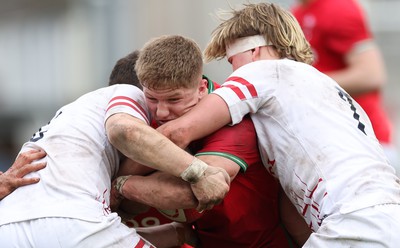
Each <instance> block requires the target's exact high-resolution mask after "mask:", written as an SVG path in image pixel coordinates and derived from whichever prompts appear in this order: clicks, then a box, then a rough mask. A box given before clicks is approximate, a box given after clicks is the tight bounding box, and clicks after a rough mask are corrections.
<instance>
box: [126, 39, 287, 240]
mask: <svg viewBox="0 0 400 248" xmlns="http://www.w3.org/2000/svg"><path fill="white" fill-rule="evenodd" d="M202 64H203V63H202V55H201V51H200V49H199V48H198V46H197V44H196V43H194V42H193V41H192V40H190V39H187V38H184V37H181V36H163V37H159V38H157V39H155V40H152V41H150V42H149V43H147V44H146V45H145V47H144V48H143V49H142V50H141V54H140V56H139V60H138V62H137V65H136V70H137V73H138V77H139V79H140V81H141V83H142V84H143V91H144V93H145V97H146V102H147V105H148V107H149V110H150V112H151V114H152V116H153V118H155V121H156V124H157V125H162V124H164V123H165V122H168V121H170V120H173V119H176V118H178V117H179V116H181V115H183V114H184V113H186V112H187V111H189V110H190V109H191V108H192V107H193V106H195V105H196V104H197V103H198V102H199V101H200V100H201V98H202V97H203V96H205V95H207V94H208V93H210V92H212V91H213V89H214V88H215V87H218V86H217V85H216V84H214V83H213V82H212V81H210V80H208V79H207V78H206V77H202V75H201V73H202ZM156 68H158V69H159V70H155V69H156ZM188 149H189V150H190V151H191V153H193V154H195V156H196V157H198V158H199V159H201V160H203V161H205V162H207V163H208V164H210V165H213V166H219V167H223V168H224V169H225V170H226V171H227V172H228V174H229V175H230V176H231V189H230V191H229V193H228V194H227V196H226V197H225V199H224V200H223V201H222V203H221V204H219V205H216V206H214V208H213V209H211V210H209V211H205V212H204V213H203V215H202V216H201V217H200V218H199V219H198V220H196V221H195V222H194V223H193V226H194V230H195V233H196V235H197V238H198V241H199V243H200V245H201V246H202V247H290V242H289V241H288V239H287V237H286V236H285V231H284V229H283V228H282V226H281V225H280V218H279V209H278V203H279V185H278V182H277V181H276V180H275V179H273V178H272V176H271V175H270V174H269V173H268V172H267V171H266V170H265V168H264V166H263V164H262V162H261V159H260V155H259V151H258V149H257V138H256V133H255V129H254V126H253V123H252V122H251V120H250V119H249V118H245V119H244V121H243V122H242V123H241V124H240V125H237V126H233V127H232V126H226V127H223V128H222V129H220V130H218V131H217V132H215V133H213V134H212V135H209V136H207V137H205V138H204V139H201V140H197V141H195V142H193V143H191V144H190V145H189V147H188ZM163 174H165V173H162V172H155V173H153V174H151V175H150V176H145V177H141V176H131V177H129V178H128V180H127V181H126V182H125V184H124V185H123V186H122V187H121V189H122V193H123V195H124V197H126V198H128V199H130V200H135V201H139V202H141V203H147V204H149V205H152V206H154V207H156V208H160V209H162V208H166V207H169V208H171V206H173V208H176V209H182V208H194V207H195V206H196V202H195V200H194V201H193V197H192V196H191V195H190V192H187V189H188V184H187V183H185V182H179V181H178V180H175V179H173V178H172V177H169V176H168V175H163ZM166 182H169V183H166ZM143 186H145V187H143ZM166 196H167V197H166ZM171 204H173V205H171ZM144 220H145V221H144ZM149 220H151V221H152V222H154V221H155V222H157V223H160V224H162V222H163V220H162V219H161V218H159V213H157V212H154V209H153V210H151V211H150V212H147V213H144V214H141V215H138V216H136V217H134V218H133V220H131V223H132V224H134V225H141V224H149V222H148V221H149ZM139 233H141V232H139ZM141 235H143V233H141ZM173 238H175V237H173ZM175 239H176V240H178V239H177V238H175ZM181 240H183V239H181ZM164 244H165V243H161V245H164ZM155 245H157V244H155Z"/></svg>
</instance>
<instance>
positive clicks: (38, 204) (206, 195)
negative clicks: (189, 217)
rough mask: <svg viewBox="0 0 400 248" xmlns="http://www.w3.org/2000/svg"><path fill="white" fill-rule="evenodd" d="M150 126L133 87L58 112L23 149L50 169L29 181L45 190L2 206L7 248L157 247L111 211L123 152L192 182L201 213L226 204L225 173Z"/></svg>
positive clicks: (2, 239)
mask: <svg viewBox="0 0 400 248" xmlns="http://www.w3.org/2000/svg"><path fill="white" fill-rule="evenodd" d="M149 121H150V120H149V116H148V113H147V109H146V106H145V101H144V96H143V93H142V91H141V90H140V89H138V88H137V87H135V86H131V85H115V86H110V87H106V88H101V89H99V90H96V91H93V92H90V93H87V94H85V95H83V96H81V97H80V98H78V99H77V100H76V101H74V102H72V103H70V104H68V105H66V106H64V107H62V108H61V109H60V110H58V111H57V113H56V115H55V116H54V118H53V119H52V120H51V121H50V122H49V123H48V124H47V125H45V126H43V127H42V128H40V129H39V131H38V132H37V133H35V134H34V135H33V137H32V138H31V139H30V141H29V142H27V143H25V144H24V145H23V147H22V149H21V152H24V151H26V150H32V149H34V150H43V151H45V152H46V153H47V156H46V157H45V158H43V159H42V160H39V161H38V162H42V161H45V162H46V163H47V166H46V168H45V169H42V170H40V171H38V172H34V173H30V174H28V175H27V176H26V177H40V179H41V180H40V182H39V183H37V184H33V185H31V186H29V187H21V188H18V189H17V190H15V191H14V192H13V193H12V194H10V195H9V196H7V197H6V198H4V199H3V200H1V201H0V246H1V247H89V246H90V247H151V244H150V243H148V242H147V241H144V240H143V239H142V238H141V237H140V236H139V235H137V234H136V232H135V230H134V229H130V228H128V227H126V226H125V225H123V224H122V223H121V221H120V218H119V217H118V215H117V214H116V213H111V211H110V207H109V196H110V190H111V179H112V178H113V177H114V176H115V175H116V172H117V170H118V168H119V162H120V158H121V154H120V152H121V153H123V154H124V155H125V156H127V157H129V158H131V159H133V160H137V161H138V162H141V163H144V164H147V165H149V166H151V167H154V168H157V169H159V170H163V171H166V172H169V173H171V174H173V175H175V176H180V177H181V178H182V179H184V180H186V181H190V182H192V189H193V192H194V193H195V195H196V197H198V198H199V201H201V204H202V206H200V208H210V207H212V205H214V204H215V203H217V202H218V201H219V200H221V199H222V198H223V196H224V195H225V194H226V192H227V191H228V189H229V186H228V183H227V181H228V180H229V176H228V175H227V174H226V172H225V171H223V170H220V169H217V170H215V169H214V167H208V166H207V164H205V163H203V162H201V161H198V160H197V159H194V158H193V156H191V155H190V154H188V153H186V152H185V151H184V150H182V149H180V148H179V147H177V146H175V145H174V144H173V143H172V142H170V141H169V140H168V139H167V138H165V137H164V136H162V135H161V134H159V133H158V132H157V131H156V130H154V129H152V128H151V127H150V126H148V124H149ZM149 137H151V138H149ZM117 149H118V150H117ZM155 151H157V152H155ZM188 165H189V166H188ZM121 183H122V182H121ZM119 186H120V184H118V183H117V184H116V190H119ZM212 191H214V192H212ZM208 204H209V205H208Z"/></svg>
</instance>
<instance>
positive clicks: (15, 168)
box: [0, 150, 46, 200]
mask: <svg viewBox="0 0 400 248" xmlns="http://www.w3.org/2000/svg"><path fill="white" fill-rule="evenodd" d="M45 156H46V153H45V152H44V151H36V150H31V151H27V152H23V153H21V154H19V155H18V156H17V158H16V160H15V162H14V163H13V164H12V165H11V167H10V168H9V169H8V170H7V171H6V172H4V173H3V172H0V200H1V199H3V198H4V197H6V196H7V195H9V194H11V193H12V192H13V191H14V190H15V189H17V188H19V187H22V186H26V185H30V184H34V183H37V182H39V181H40V179H39V178H37V177H30V178H28V177H24V176H25V175H27V174H29V173H31V172H34V171H38V170H41V169H43V168H45V167H46V163H45V162H42V163H33V161H35V160H38V159H41V158H43V157H45Z"/></svg>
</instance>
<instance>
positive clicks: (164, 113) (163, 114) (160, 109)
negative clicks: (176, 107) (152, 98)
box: [156, 102, 170, 120]
mask: <svg viewBox="0 0 400 248" xmlns="http://www.w3.org/2000/svg"><path fill="white" fill-rule="evenodd" d="M169 113H170V111H169V109H168V106H167V104H165V103H163V102H159V103H158V104H157V110H156V115H157V119H159V120H164V119H167V117H168V115H169Z"/></svg>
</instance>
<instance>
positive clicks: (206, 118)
mask: <svg viewBox="0 0 400 248" xmlns="http://www.w3.org/2000/svg"><path fill="white" fill-rule="evenodd" d="M230 122H231V116H230V113H229V109H228V106H227V105H226V103H225V101H224V100H223V99H222V98H221V97H220V96H218V95H215V94H209V95H207V96H205V97H204V98H203V99H202V100H201V101H200V102H199V103H198V104H197V105H196V106H195V107H193V108H192V109H191V110H190V111H189V112H187V113H186V114H185V115H183V116H181V117H179V118H178V119H176V120H173V121H169V122H167V123H165V124H164V125H162V126H161V127H159V128H157V130H158V131H159V132H161V133H162V134H164V135H165V136H167V137H168V138H169V139H170V140H172V141H173V142H174V143H175V144H177V145H178V146H180V147H187V145H188V144H189V143H190V142H192V141H193V140H197V139H200V138H202V137H204V136H206V135H209V134H211V133H213V132H215V131H216V130H218V129H220V128H221V127H223V126H225V125H227V124H229V123H230Z"/></svg>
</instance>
